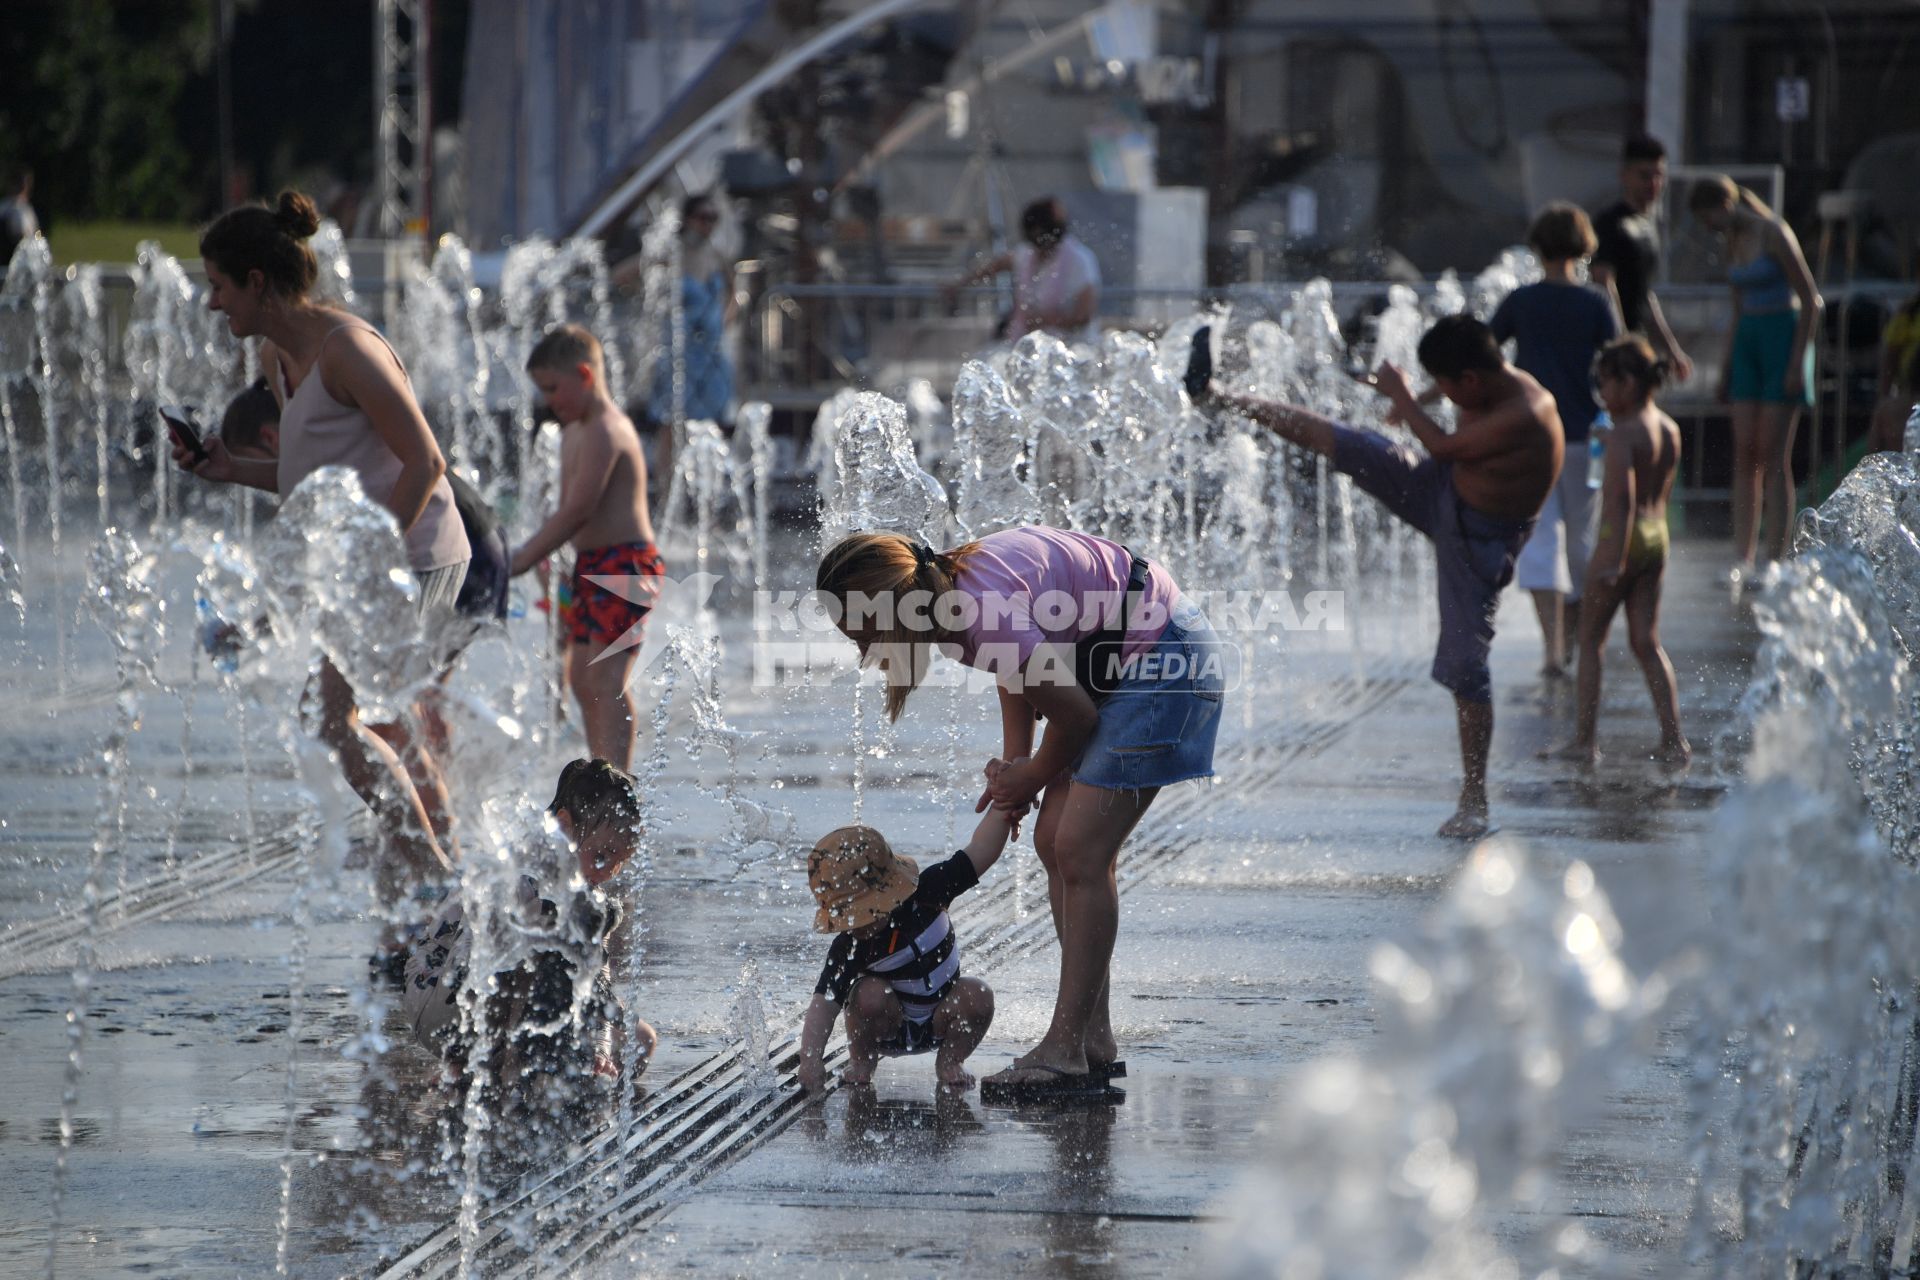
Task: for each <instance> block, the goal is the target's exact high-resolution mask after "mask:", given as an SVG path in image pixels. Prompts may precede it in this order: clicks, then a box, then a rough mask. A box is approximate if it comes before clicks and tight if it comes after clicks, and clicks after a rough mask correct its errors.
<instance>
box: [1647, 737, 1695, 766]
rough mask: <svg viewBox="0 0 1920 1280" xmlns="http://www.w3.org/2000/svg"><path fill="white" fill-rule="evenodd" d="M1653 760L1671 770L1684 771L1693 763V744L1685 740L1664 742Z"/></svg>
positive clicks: (1654, 754)
mask: <svg viewBox="0 0 1920 1280" xmlns="http://www.w3.org/2000/svg"><path fill="white" fill-rule="evenodd" d="M1653 758H1654V759H1655V760H1658V761H1659V762H1660V763H1661V764H1663V765H1665V766H1666V767H1667V768H1669V769H1684V768H1686V767H1687V766H1688V765H1690V764H1692V763H1693V744H1692V743H1690V742H1688V741H1687V740H1686V739H1685V738H1681V739H1680V740H1678V741H1677V742H1662V743H1661V744H1660V749H1659V750H1657V751H1655V752H1654V753H1653Z"/></svg>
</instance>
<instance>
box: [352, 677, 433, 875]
mask: <svg viewBox="0 0 1920 1280" xmlns="http://www.w3.org/2000/svg"><path fill="white" fill-rule="evenodd" d="M413 712H414V717H415V718H416V719H417V720H418V721H419V722H420V723H421V726H422V731H421V732H418V733H416V732H414V730H413V728H412V727H411V726H409V725H408V724H407V723H406V722H405V721H401V720H396V721H392V722H390V723H387V724H370V725H368V726H367V727H366V728H367V732H368V733H371V734H373V735H375V736H376V737H378V738H379V739H380V740H381V741H382V742H384V743H386V744H387V746H388V747H389V748H390V749H391V750H392V751H393V754H394V755H395V756H396V757H398V758H399V760H400V764H401V766H402V767H403V768H405V769H406V771H407V780H408V781H409V782H411V783H412V784H413V791H414V794H415V795H417V796H419V797H420V807H421V808H422V809H423V810H425V811H426V815H427V822H428V824H429V825H430V826H431V828H432V830H433V836H434V839H436V840H439V841H441V843H442V845H443V847H444V846H445V844H446V841H447V838H448V836H449V835H450V834H451V833H452V831H453V795H452V793H451V792H450V791H449V790H448V788H447V776H446V774H445V773H443V772H442V771H441V769H440V762H439V761H438V760H436V759H434V757H433V753H432V752H431V751H430V750H429V749H428V745H427V744H428V742H429V741H430V739H429V738H428V737H427V731H426V729H425V724H426V717H427V713H426V709H425V705H424V704H423V703H418V702H416V703H415V704H414V706H413ZM435 718H436V719H438V717H435ZM442 727H443V728H444V724H443V726H442Z"/></svg>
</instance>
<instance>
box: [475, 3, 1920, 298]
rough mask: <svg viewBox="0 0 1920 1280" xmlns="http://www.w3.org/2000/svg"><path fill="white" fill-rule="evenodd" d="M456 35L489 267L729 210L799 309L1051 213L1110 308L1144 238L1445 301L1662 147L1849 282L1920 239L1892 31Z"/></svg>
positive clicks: (982, 18) (1885, 10)
mask: <svg viewBox="0 0 1920 1280" xmlns="http://www.w3.org/2000/svg"><path fill="white" fill-rule="evenodd" d="M473 7H474V13H473V21H472V22H471V24H470V27H469V32H470V47H469V50H468V59H467V76H466V89H467V91H466V98H467V102H466V104H465V112H464V114H465V121H464V125H465V130H466V156H467V185H468V210H467V218H468V221H469V226H468V228H467V230H468V232H469V234H470V236H471V238H472V240H473V241H474V243H475V244H476V245H477V246H481V247H485V246H488V245H496V244H498V243H499V242H501V241H502V240H505V239H510V238H517V237H520V236H524V235H528V234H532V233H536V232H537V233H541V234H547V235H558V234H565V233H568V232H569V231H571V230H573V229H574V228H576V227H577V226H579V225H580V224H581V223H582V222H583V221H585V220H587V219H589V218H591V217H593V216H594V215H595V212H596V210H597V211H599V212H600V213H602V214H607V215H609V216H612V223H611V229H610V231H608V232H607V234H609V236H610V238H612V239H615V240H616V241H617V240H618V239H619V238H620V235H621V234H622V229H623V228H624V227H625V225H626V224H627V223H629V222H631V221H632V220H633V218H634V217H635V215H636V214H637V213H638V212H639V210H640V208H641V207H642V203H643V202H644V199H645V198H646V197H647V196H650V195H651V196H654V197H656V198H657V197H659V196H661V195H667V194H673V193H676V192H677V189H678V188H682V187H697V186H704V185H708V184H710V183H713V182H716V181H722V182H724V183H725V184H726V185H728V186H729V187H731V188H732V189H734V191H735V193H736V195H738V196H739V197H740V201H741V202H742V205H743V211H744V212H745V213H746V214H747V219H746V221H748V222H750V223H752V224H754V225H753V226H752V227H750V228H749V236H750V237H751V236H752V235H755V234H760V235H762V236H763V242H762V243H758V244H747V245H744V246H743V252H749V253H751V254H754V255H758V256H760V257H762V258H763V259H765V260H766V261H768V262H769V263H774V262H776V261H778V260H789V261H791V262H793V263H795V264H797V265H796V266H795V267H794V274H795V275H797V276H799V277H800V278H805V279H816V278H822V276H825V277H830V278H839V279H912V278H916V277H932V276H935V275H938V274H942V273H944V272H947V271H949V270H951V269H952V267H953V266H954V265H956V264H957V262H958V261H959V260H960V259H961V258H962V257H964V256H965V254H967V253H969V252H973V251H977V250H981V249H985V248H988V247H991V246H993V245H995V244H1001V243H1004V242H1005V239H1006V237H1007V235H1008V228H1009V227H1010V226H1013V225H1016V224H1017V214H1018V208H1019V206H1020V205H1021V204H1023V203H1024V202H1025V201H1026V200H1029V199H1032V198H1034V197H1036V196H1039V195H1045V194H1058V195H1060V196H1062V197H1063V198H1064V199H1065V200H1066V201H1067V203H1068V206H1069V209H1070V210H1071V211H1072V212H1073V213H1074V215H1075V217H1076V220H1078V221H1080V222H1081V223H1082V224H1083V225H1084V226H1085V227H1086V229H1087V231H1088V232H1089V234H1088V235H1087V237H1086V238H1088V239H1089V242H1090V243H1095V246H1096V249H1097V250H1101V245H1100V243H1099V242H1100V241H1101V240H1104V241H1105V242H1106V246H1105V249H1104V250H1102V256H1103V267H1105V268H1106V269H1107V270H1108V273H1109V275H1110V276H1112V277H1114V278H1120V279H1129V280H1131V279H1136V278H1139V275H1140V273H1139V271H1138V270H1137V264H1138V261H1139V259H1140V258H1141V256H1142V255H1141V253H1140V245H1141V241H1142V238H1143V236H1144V237H1146V238H1149V239H1151V238H1154V237H1155V236H1156V234H1157V233H1156V231H1155V228H1160V229H1161V233H1164V234H1166V235H1168V236H1171V237H1172V240H1170V241H1169V243H1179V244H1181V245H1183V246H1184V245H1185V244H1186V243H1187V242H1188V241H1189V240H1191V241H1192V242H1193V245H1194V249H1193V252H1194V254H1195V255H1197V258H1198V261H1197V262H1196V264H1194V266H1193V270H1194V271H1197V272H1200V273H1202V274H1204V276H1205V277H1206V278H1207V279H1209V280H1211V281H1212V282H1214V283H1223V282H1227V281H1232V280H1240V279H1250V278H1252V279H1259V278H1280V277H1287V276H1291V277H1298V276H1300V275H1303V274H1310V273H1325V274H1331V275H1334V276H1335V277H1341V276H1346V277H1351V278H1376V279H1377V278H1381V277H1382V276H1393V275H1405V274H1412V273H1418V274H1426V275H1430V274H1433V273H1435V272H1438V271H1440V270H1442V269H1444V268H1446V267H1468V266H1477V265H1479V264H1481V263H1484V262H1485V261H1487V260H1488V259H1489V258H1490V257H1492V256H1493V255H1494V254H1495V253H1497V252H1498V250H1499V249H1500V248H1502V247H1504V246H1506V245H1509V244H1512V243H1514V242H1516V241H1517V240H1519V239H1521V238H1522V237H1523V234H1524V230H1525V226H1526V223H1527V219H1528V216H1529V214H1530V212H1531V211H1532V210H1533V209H1535V208H1537V207H1538V206H1539V205H1540V204H1542V203H1544V202H1545V201H1546V200H1549V199H1553V198H1569V199H1574V200H1577V201H1580V202H1581V203H1585V204H1589V205H1593V204H1598V203H1600V202H1601V201H1602V200H1604V199H1605V198H1607V197H1608V196H1609V195H1610V193H1611V191H1612V187H1613V183H1614V180H1615V179H1614V173H1615V166H1616V159H1617V154H1618V146H1619V141H1620V138H1621V136H1622V135H1623V134H1625V133H1626V132H1629V131H1632V130H1635V129H1638V128H1641V127H1648V126H1650V127H1651V128H1652V129H1653V130H1654V131H1655V132H1656V133H1661V134H1664V135H1665V141H1667V143H1668V145H1669V146H1670V148H1671V149H1672V151H1673V153H1674V157H1675V159H1676V161H1677V162H1680V163H1683V164H1687V165H1699V166H1717V165H1765V164H1778V165H1781V166H1782V167H1783V168H1784V171H1785V174H1786V184H1785V195H1786V205H1787V209H1786V211H1787V213H1788V214H1789V216H1791V217H1793V218H1794V219H1795V221H1796V223H1797V224H1799V225H1800V226H1801V228H1802V231H1803V234H1806V235H1807V236H1808V237H1809V238H1811V237H1812V235H1813V233H1814V232H1815V231H1816V230H1817V225H1816V224H1817V210H1818V209H1819V206H1820V197H1821V196H1822V194H1823V193H1828V192H1832V191H1837V190H1843V189H1844V190H1858V191H1860V192H1861V193H1863V194H1862V197H1861V199H1860V200H1859V201H1857V202H1856V203H1855V204H1854V206H1852V207H1853V208H1854V209H1856V210H1857V212H1856V213H1855V214H1854V215H1850V216H1853V217H1854V218H1855V221H1856V222H1857V223H1858V225H1856V226H1854V227H1853V228H1852V230H1853V231H1854V232H1855V233H1856V234H1858V235H1860V236H1862V237H1863V238H1864V239H1863V244H1862V248H1861V254H1860V256H1861V269H1862V270H1865V271H1882V272H1889V273H1891V272H1897V271H1900V270H1901V269H1902V268H1903V266H1904V265H1906V264H1909V263H1910V261H1911V257H1912V254H1911V245H1912V241H1913V235H1914V233H1913V230H1912V223H1913V221H1914V217H1915V214H1916V213H1920V199H1916V197H1915V194H1914V193H1915V191H1916V188H1917V186H1920V179H1917V178H1916V177H1915V172H1916V171H1915V169H1914V167H1913V165H1912V164H1910V163H1908V161H1909V160H1910V159H1911V158H1913V152H1914V151H1915V149H1916V147H1915V142H1916V139H1920V95H1916V94H1915V93H1914V92H1913V91H1912V88H1911V82H1912V80H1913V78H1914V73H1915V71H1916V70H1920V59H1916V58H1915V56H1914V54H1913V52H1912V51H1913V50H1915V49H1920V8H1916V7H1915V6H1914V5H1912V4H1911V3H1908V2H1907V0H1831V2H1828V3H1823V4H1820V5H1806V4H1804V3H1799V2H1798V0H1165V2H1163V3H1149V2H1147V0H1117V2H1116V3H1110V4H1106V5H1098V6H1095V5H1089V4H1086V3H1078V2H1076V0H1021V2H1020V3H1018V4H1013V3H1006V4H997V3H992V2H991V0H977V2H976V0H958V2H955V0H949V2H948V3H927V4H902V3H887V0H845V2H843V3H829V2H823V0H474V6H473ZM864 11H872V12H885V13H887V14H889V15H890V16H888V17H886V18H885V19H884V20H883V21H880V22H877V23H874V24H871V25H870V26H867V27H864V28H862V29H860V30H858V31H857V33H855V34H854V35H853V36H852V37H851V38H850V39H848V40H847V41H844V42H842V43H841V44H839V45H837V46H835V47H834V48H833V49H831V50H829V51H827V52H826V53H824V54H823V55H822V56H821V57H820V58H818V59H815V60H813V61H811V62H809V63H808V64H807V66H806V67H805V69H803V70H801V71H798V72H796V73H795V75H793V76H792V77H788V78H785V79H783V80H782V81H781V83H780V85H779V86H778V87H777V88H775V89H773V90H771V91H769V92H768V93H766V94H763V95H761V96H760V97H759V100H758V105H757V106H755V107H753V108H751V109H743V110H742V111H740V112H738V113H736V114H735V115H734V116H733V117H732V119H731V123H730V124H729V125H728V126H727V127H726V128H723V129H720V130H717V131H710V132H709V134H708V136H706V137H703V138H702V139H701V140H700V145H699V146H698V147H696V148H694V149H693V150H691V151H689V152H688V153H687V155H685V156H684V157H681V158H680V159H679V160H678V161H677V162H676V163H675V164H673V165H671V166H668V168H667V169H666V170H665V171H664V174H665V180H664V184H663V185H661V186H658V187H656V188H654V189H652V190H650V191H647V192H640V193H635V192H631V191H625V192H623V190H622V179H623V178H625V177H627V176H629V175H631V174H633V173H634V172H636V171H638V170H639V169H640V168H641V167H642V166H643V165H645V164H647V163H648V162H649V160H650V159H653V158H656V157H657V156H658V155H659V154H660V153H661V148H662V147H663V146H666V145H667V144H669V143H670V142H671V141H672V135H673V134H674V131H675V130H676V129H684V127H685V125H687V124H689V123H691V121H692V120H693V119H695V118H697V117H698V115H699V114H701V113H702V112H704V111H705V110H706V109H707V108H709V107H711V106H712V105H713V104H717V103H723V102H725V101H726V100H727V97H728V94H729V93H730V92H732V91H733V90H735V89H737V88H738V87H739V86H740V85H742V84H744V83H746V82H747V80H748V79H749V78H750V77H751V76H752V75H754V74H757V73H758V72H760V71H761V70H763V69H764V68H766V67H767V66H769V65H771V64H772V63H773V62H774V60H776V59H777V58H779V57H780V56H781V55H783V54H785V53H787V52H790V51H791V50H792V49H794V48H795V47H797V46H798V45H799V44H801V43H803V42H804V41H805V40H807V39H808V38H810V37H812V36H814V35H817V34H818V33H819V32H821V31H823V30H825V29H827V28H829V27H830V26H831V25H832V24H834V23H836V22H840V21H842V20H845V19H847V18H849V17H850V16H852V15H857V14H860V13H862V12H864ZM856 25H857V24H856ZM610 202H611V203H610ZM613 215H617V216H613ZM1189 225H1192V226H1196V227H1197V230H1196V231H1195V233H1194V234H1193V235H1192V236H1186V235H1183V234H1182V231H1181V229H1182V228H1183V227H1187V226H1189ZM1185 252H1186V250H1185V249H1184V248H1183V249H1182V250H1181V254H1182V255H1184V254H1185ZM1122 258H1124V259H1125V261H1120V260H1119V259H1122ZM1163 265H1164V264H1162V263H1155V264H1154V266H1155V267H1156V269H1157V268H1158V267H1161V266H1163ZM770 269H771V268H770ZM1183 271H1184V268H1182V270H1181V271H1176V272H1175V274H1176V275H1178V274H1182V272H1183ZM1149 274H1151V273H1149Z"/></svg>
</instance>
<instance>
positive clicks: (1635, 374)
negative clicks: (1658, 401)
mask: <svg viewBox="0 0 1920 1280" xmlns="http://www.w3.org/2000/svg"><path fill="white" fill-rule="evenodd" d="M1593 372H1594V376H1595V377H1599V376H1601V375H1605V376H1607V377H1610V378H1625V379H1626V380H1627V381H1629V382H1631V383H1632V384H1633V385H1634V387H1635V389H1636V390H1637V391H1638V392H1639V397H1640V399H1642V400H1648V399H1651V398H1652V397H1653V393H1654V392H1656V391H1658V390H1659V389H1660V388H1662V387H1664V386H1666V385H1667V375H1668V365H1667V361H1666V360H1665V358H1664V357H1661V356H1656V355H1655V354H1654V353H1653V344H1652V343H1650V342H1648V341H1647V340H1646V339H1645V338H1643V337H1641V336H1640V335H1639V334H1637V333H1629V334H1627V335H1626V336H1625V337H1622V338H1615V339H1614V340H1613V341H1612V342H1609V343H1608V344H1607V345H1606V346H1604V347H1602V348H1600V354H1598V355H1596V356H1595V357H1594V358H1593Z"/></svg>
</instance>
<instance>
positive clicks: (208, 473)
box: [167, 434, 239, 484]
mask: <svg viewBox="0 0 1920 1280" xmlns="http://www.w3.org/2000/svg"><path fill="white" fill-rule="evenodd" d="M167 440H168V443H169V444H170V445H171V447H172V449H173V465H174V466H176V467H178V468H179V469H180V470H182V471H191V472H193V474H195V475H197V476H199V477H200V478H201V479H202V480H214V481H218V482H220V483H222V484H232V483H233V482H234V481H235V480H237V479H239V475H238V473H237V472H236V471H235V470H234V466H233V455H232V454H230V453H228V452H227V446H226V444H225V443H224V442H223V441H222V440H221V439H220V437H219V436H217V435H212V434H209V435H208V436H207V438H206V439H204V440H202V441H201V442H200V447H201V448H203V449H205V450H206V451H207V457H206V461H204V462H201V463H199V464H197V465H196V464H195V462H194V459H193V450H191V449H189V448H187V447H186V446H185V445H183V444H181V443H180V442H179V441H178V440H175V439H174V438H173V437H172V436H171V435H169V436H168V437H167Z"/></svg>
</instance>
